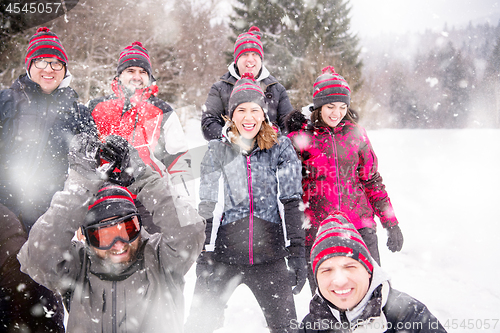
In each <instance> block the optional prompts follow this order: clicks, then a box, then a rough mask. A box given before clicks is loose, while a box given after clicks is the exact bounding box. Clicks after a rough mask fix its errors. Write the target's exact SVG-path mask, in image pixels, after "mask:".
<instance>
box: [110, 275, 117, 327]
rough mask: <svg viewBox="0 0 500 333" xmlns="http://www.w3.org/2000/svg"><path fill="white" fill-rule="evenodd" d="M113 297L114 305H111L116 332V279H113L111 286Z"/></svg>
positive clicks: (113, 325)
mask: <svg viewBox="0 0 500 333" xmlns="http://www.w3.org/2000/svg"><path fill="white" fill-rule="evenodd" d="M111 299H112V303H111V304H112V305H111V314H112V316H113V317H112V318H111V320H112V325H111V326H112V329H111V330H112V332H113V333H116V332H117V329H116V281H113V284H112V288H111Z"/></svg>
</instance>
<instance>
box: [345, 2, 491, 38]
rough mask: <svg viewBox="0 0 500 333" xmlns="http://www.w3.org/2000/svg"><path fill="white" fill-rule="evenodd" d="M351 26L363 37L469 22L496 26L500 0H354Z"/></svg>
mask: <svg viewBox="0 0 500 333" xmlns="http://www.w3.org/2000/svg"><path fill="white" fill-rule="evenodd" d="M350 4H351V6H352V9H351V29H352V31H353V32H358V33H359V36H360V37H369V36H375V35H379V34H381V33H401V34H402V33H405V32H407V31H424V30H425V29H426V28H429V29H436V30H439V29H442V28H443V26H444V23H445V22H447V23H448V27H450V28H451V27H452V26H456V27H459V26H463V25H466V24H468V22H469V21H472V22H473V23H476V22H481V23H484V22H486V21H489V22H490V23H491V24H492V25H494V26H496V25H497V24H498V22H499V19H500V0H351V1H350Z"/></svg>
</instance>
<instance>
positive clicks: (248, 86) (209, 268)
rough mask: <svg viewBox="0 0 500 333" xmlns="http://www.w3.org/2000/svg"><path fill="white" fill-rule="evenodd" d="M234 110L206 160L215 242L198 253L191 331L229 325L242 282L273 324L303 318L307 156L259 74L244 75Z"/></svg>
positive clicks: (203, 207) (205, 210)
mask: <svg viewBox="0 0 500 333" xmlns="http://www.w3.org/2000/svg"><path fill="white" fill-rule="evenodd" d="M228 111H229V118H227V119H226V126H225V128H224V130H223V137H222V138H221V139H215V140H212V141H210V143H209V145H208V151H207V153H206V154H205V156H204V158H203V161H202V164H201V179H200V205H199V213H200V215H201V216H203V217H204V218H205V219H206V220H207V226H206V236H207V239H206V242H205V243H206V248H207V249H208V248H209V246H208V245H209V244H211V243H212V244H215V247H214V250H213V251H208V250H207V249H205V251H204V252H202V254H201V256H200V258H199V259H198V262H197V269H196V270H197V281H196V286H195V292H194V297H193V303H192V306H191V311H190V315H189V317H188V320H187V323H186V332H197V333H199V332H212V331H214V330H215V329H217V328H219V327H221V326H222V325H223V320H224V308H225V305H226V303H227V302H228V300H229V297H230V296H231V294H232V293H233V292H234V290H235V289H236V287H237V286H238V285H240V284H242V283H243V284H246V285H247V286H248V287H249V288H250V290H251V291H252V292H253V294H254V296H255V298H256V299H257V301H258V303H259V305H260V307H261V309H262V311H263V313H264V316H265V318H266V322H267V325H268V327H269V329H270V331H271V332H288V331H289V326H290V323H291V321H292V320H294V319H296V312H295V305H294V300H293V293H298V292H300V289H301V288H302V286H303V285H304V283H305V281H306V275H307V272H306V271H307V268H306V260H305V253H304V234H305V232H304V230H303V229H302V217H303V212H302V211H301V210H300V209H299V204H300V201H301V196H302V188H301V174H300V173H301V164H300V161H299V159H298V158H297V154H296V153H295V151H294V149H293V146H292V144H291V142H290V140H289V139H288V138H287V137H286V136H279V135H278V133H277V131H276V130H275V129H274V128H273V126H272V125H271V124H270V122H269V119H268V117H267V114H266V104H265V102H264V93H263V91H262V89H261V88H260V87H259V86H258V85H257V84H256V82H255V81H254V79H253V75H252V74H244V75H243V77H242V78H241V79H240V80H238V81H237V82H236V84H235V87H234V89H233V91H232V94H231V97H230V98H229V107H228ZM219 181H221V182H222V187H221V188H222V189H223V192H224V193H223V195H222V196H221V197H223V198H224V199H223V200H224V202H223V203H220V204H221V205H222V206H223V207H224V208H223V214H222V218H221V219H220V221H213V216H214V215H213V211H214V208H215V205H216V203H217V202H218V198H219ZM279 202H281V204H282V205H283V214H280V208H279V206H280V205H279ZM283 224H284V226H285V228H284V227H283ZM217 226H218V229H217ZM285 231H286V238H287V239H288V241H289V245H287V243H288V241H286V239H285ZM212 235H214V237H212ZM212 238H215V239H212ZM285 258H286V260H285ZM287 264H288V268H287ZM289 269H290V270H289ZM290 273H292V274H290ZM291 277H293V279H291ZM293 285H296V287H295V289H293V291H292V286H293Z"/></svg>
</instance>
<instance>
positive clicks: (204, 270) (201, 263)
mask: <svg viewBox="0 0 500 333" xmlns="http://www.w3.org/2000/svg"><path fill="white" fill-rule="evenodd" d="M214 271H215V260H214V253H213V252H211V251H203V252H201V253H200V255H199V256H198V259H196V277H197V278H204V279H206V278H207V277H209V276H210V275H213V274H214Z"/></svg>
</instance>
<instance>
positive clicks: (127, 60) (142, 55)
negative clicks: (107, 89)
mask: <svg viewBox="0 0 500 333" xmlns="http://www.w3.org/2000/svg"><path fill="white" fill-rule="evenodd" d="M132 66H136V67H141V68H144V70H145V71H146V72H148V74H149V77H151V76H152V73H153V69H152V67H151V61H150V59H149V53H148V50H146V48H145V47H144V46H142V43H141V42H133V43H132V45H130V46H127V47H125V48H124V49H123V50H122V52H121V53H120V59H119V60H118V67H117V68H116V75H117V76H120V74H121V73H122V72H123V71H124V70H125V69H126V68H128V67H132Z"/></svg>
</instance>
